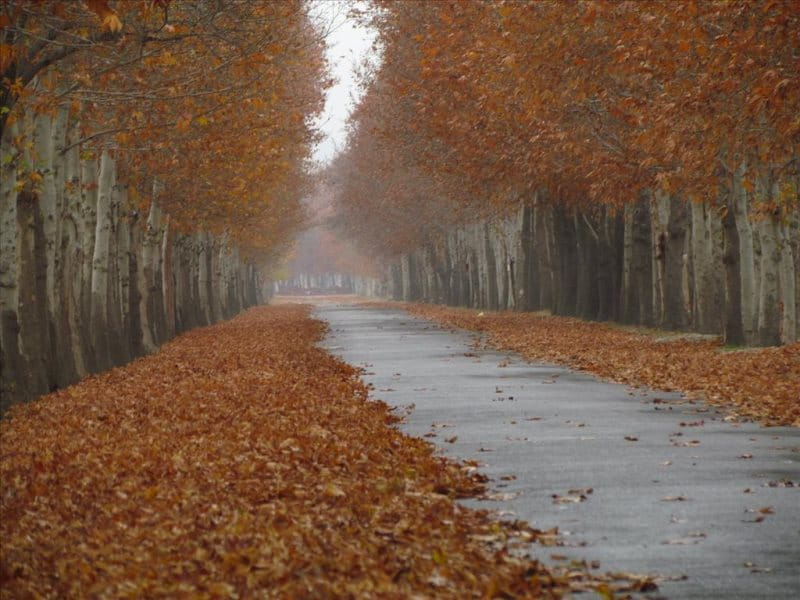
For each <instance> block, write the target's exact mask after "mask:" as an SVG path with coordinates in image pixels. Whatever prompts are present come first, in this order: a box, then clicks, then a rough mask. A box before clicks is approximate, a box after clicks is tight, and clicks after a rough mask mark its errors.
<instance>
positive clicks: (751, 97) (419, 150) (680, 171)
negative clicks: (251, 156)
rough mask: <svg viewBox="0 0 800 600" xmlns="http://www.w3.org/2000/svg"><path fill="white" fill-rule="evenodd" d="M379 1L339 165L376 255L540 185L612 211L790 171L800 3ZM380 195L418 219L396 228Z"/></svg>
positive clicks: (788, 175)
mask: <svg viewBox="0 0 800 600" xmlns="http://www.w3.org/2000/svg"><path fill="white" fill-rule="evenodd" d="M378 4H379V6H380V9H381V10H380V11H379V12H378V14H377V16H375V17H373V23H374V25H375V26H376V27H377V28H378V29H379V30H380V32H381V48H382V51H383V63H382V65H381V66H380V67H379V68H377V69H376V70H375V72H374V73H371V74H370V75H371V81H370V85H369V87H368V90H367V93H366V95H365V96H364V99H363V101H362V103H361V105H360V107H359V109H358V111H357V113H356V114H355V116H354V128H353V135H352V138H351V140H350V148H349V154H350V157H349V162H348V161H342V162H343V168H345V169H346V170H347V172H348V174H354V175H355V177H352V176H351V175H348V176H350V177H351V179H352V181H351V183H350V185H349V186H348V187H347V189H346V190H345V191H344V192H343V193H342V194H341V197H342V202H343V204H344V206H345V209H346V210H347V211H349V214H352V215H356V214H358V213H359V211H360V212H361V214H362V215H365V217H366V218H367V219H368V220H369V223H367V224H363V225H362V226H361V227H360V229H359V228H355V229H354V232H358V231H362V230H363V232H364V235H365V239H366V242H367V245H368V246H369V245H370V244H372V245H374V244H376V243H378V242H379V240H374V239H372V238H370V237H369V232H370V231H371V230H375V229H383V230H386V229H388V228H390V227H392V228H393V229H395V230H396V233H395V234H393V235H391V236H386V240H385V245H384V246H385V248H386V251H387V252H388V253H396V252H399V251H400V252H401V251H405V250H406V249H407V247H408V246H409V245H410V246H411V247H413V246H414V245H415V243H417V245H418V241H419V239H420V238H424V237H425V236H426V235H427V234H428V232H429V231H431V228H432V225H431V224H430V223H429V222H427V221H426V219H425V218H424V217H426V216H427V215H431V217H432V218H433V219H435V220H437V223H438V224H440V225H443V226H444V225H447V222H448V219H449V218H452V213H453V212H454V206H455V207H462V208H464V209H465V210H466V211H467V214H468V218H469V219H470V220H476V219H479V218H481V217H483V216H486V215H485V213H486V212H487V211H493V210H504V209H505V208H507V207H508V206H509V205H513V204H515V203H518V202H519V200H520V199H521V198H530V197H531V196H532V192H533V191H534V190H536V189H539V188H540V187H543V186H547V187H548V188H549V189H550V190H551V192H553V197H558V202H560V203H567V202H568V203H571V204H578V205H582V206H583V207H587V206H588V207H591V206H592V205H593V204H594V205H596V204H597V203H603V204H605V205H610V206H614V207H619V206H622V205H623V204H624V203H626V202H630V201H635V200H637V199H638V197H639V194H640V192H641V191H642V190H644V189H663V190H666V191H669V192H672V193H675V194H678V195H680V196H681V197H683V198H690V197H694V198H697V199H704V200H711V201H713V200H714V199H715V198H716V197H717V195H718V193H719V189H720V185H721V184H722V183H724V181H725V179H724V178H725V177H729V176H730V172H731V170H732V169H735V168H736V167H737V166H739V165H740V164H742V163H743V162H746V164H747V166H748V168H749V172H748V173H747V175H746V179H747V180H748V181H749V182H750V183H752V182H754V181H755V179H756V169H757V168H762V169H764V168H767V165H769V167H768V168H769V169H771V176H772V177H773V179H774V180H777V181H782V182H791V181H792V178H793V177H796V174H797V172H798V164H797V156H798V155H800V119H798V116H797V115H798V114H800V68H798V58H797V57H798V52H800V38H798V36H797V31H798V29H800V9H798V7H800V5H799V4H798V3H797V2H759V1H752V0H734V1H730V2H727V1H725V2H723V1H707V2H696V1H690V2H663V1H660V0H645V1H636V2H632V1H627V2H611V1H607V0H592V1H587V2H513V1H499V0H498V1H493V2H458V1H455V0H446V1H440V2H393V1H390V0H385V1H381V2H378ZM359 177H360V178H362V179H363V181H362V182H361V183H359V182H358V178H359ZM793 185H795V186H796V183H795V184H793ZM376 192H377V194H376ZM796 197H797V194H796V189H795V194H794V196H793V198H794V200H792V199H791V198H792V196H791V195H788V196H787V198H784V199H783V200H784V201H786V202H787V203H788V205H787V207H786V209H787V210H796V208H797V200H796ZM387 199H389V200H390V201H391V202H393V203H399V204H400V205H401V206H400V207H398V208H397V209H396V211H395V212H398V213H399V212H405V213H406V214H412V215H419V214H420V213H421V214H422V216H423V218H420V219H417V221H416V222H413V221H409V220H402V219H399V220H398V219H395V218H394V216H391V217H386V216H385V211H384V206H383V204H384V202H386V200H387ZM792 202H793V204H792ZM431 204H436V205H437V206H439V207H440V211H439V214H437V213H436V211H434V210H433V209H432V207H431ZM351 205H352V208H350V206H351ZM442 214H444V215H445V216H444V217H442V216H441V215H442ZM456 218H459V215H456ZM362 219H363V217H362ZM410 238H413V239H412V241H411V243H410V244H407V243H405V240H406V239H410Z"/></svg>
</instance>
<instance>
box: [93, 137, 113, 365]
mask: <svg viewBox="0 0 800 600" xmlns="http://www.w3.org/2000/svg"><path fill="white" fill-rule="evenodd" d="M115 177H116V171H115V165H114V160H113V159H112V158H111V155H110V154H109V153H108V151H107V150H104V151H103V153H102V154H101V156H100V177H99V181H98V186H97V209H96V210H97V212H96V214H97V222H96V224H95V234H94V252H93V255H92V287H91V290H92V292H91V309H90V330H91V334H92V343H93V347H94V352H95V369H97V370H98V371H105V370H107V369H109V368H111V367H112V366H113V363H114V361H113V360H112V357H111V350H110V347H109V335H108V334H109V322H108V315H109V310H110V307H109V293H108V292H109V278H108V274H109V265H110V256H109V254H110V252H109V250H110V246H111V237H112V226H111V221H112V215H111V212H112V206H111V205H112V199H111V196H112V194H113V187H114V183H115Z"/></svg>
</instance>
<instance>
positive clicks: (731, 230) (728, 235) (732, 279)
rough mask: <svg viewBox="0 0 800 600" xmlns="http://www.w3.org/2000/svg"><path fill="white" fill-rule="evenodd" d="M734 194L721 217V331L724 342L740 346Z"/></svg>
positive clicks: (742, 338) (741, 323) (741, 325)
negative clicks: (722, 289) (723, 312)
mask: <svg viewBox="0 0 800 600" xmlns="http://www.w3.org/2000/svg"><path fill="white" fill-rule="evenodd" d="M733 195H734V194H730V195H729V197H728V209H727V210H726V211H725V212H724V214H723V217H722V228H723V245H724V251H723V259H722V262H723V264H724V265H725V319H724V322H723V326H724V329H723V332H724V337H725V343H726V344H728V345H734V346H741V345H743V344H745V343H746V337H745V332H744V320H743V318H742V290H741V282H742V276H741V270H740V263H739V260H740V258H741V251H740V249H739V228H738V227H737V226H736V217H735V215H734V204H735V202H736V199H735V198H734V197H733Z"/></svg>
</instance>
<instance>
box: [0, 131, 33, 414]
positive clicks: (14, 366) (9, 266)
mask: <svg viewBox="0 0 800 600" xmlns="http://www.w3.org/2000/svg"><path fill="white" fill-rule="evenodd" d="M17 133H18V131H17V125H16V123H14V124H12V125H10V126H8V127H7V128H6V129H5V130H4V131H3V136H2V139H0V157H2V158H3V160H0V414H2V413H3V412H4V411H5V410H6V409H7V408H8V407H9V406H10V405H11V404H12V403H13V402H16V401H18V400H21V399H23V398H24V394H25V390H26V389H27V387H28V382H27V377H26V369H25V364H24V360H23V357H22V355H21V353H20V347H19V346H20V341H19V333H20V330H19V314H18V309H19V287H18V280H17V276H18V272H19V271H18V267H19V259H20V256H19V230H18V229H17V192H16V184H17V161H18V152H17V149H16V148H15V147H14V145H13V143H12V140H13V139H14V138H15V137H16V136H17ZM6 157H8V158H6Z"/></svg>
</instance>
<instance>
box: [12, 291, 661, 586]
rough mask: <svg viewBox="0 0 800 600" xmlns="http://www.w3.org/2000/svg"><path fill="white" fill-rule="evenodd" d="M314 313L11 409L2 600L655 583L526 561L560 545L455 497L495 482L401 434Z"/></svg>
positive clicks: (173, 347)
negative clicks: (531, 553)
mask: <svg viewBox="0 0 800 600" xmlns="http://www.w3.org/2000/svg"><path fill="white" fill-rule="evenodd" d="M417 310H419V309H417ZM308 311H309V309H308V307H300V306H296V305H295V306H273V307H259V308H256V309H251V310H249V311H247V312H246V313H244V314H243V315H241V316H239V317H237V318H235V319H233V320H231V321H228V322H225V323H221V324H217V325H214V326H211V327H207V328H202V329H197V330H194V331H191V332H188V333H186V334H184V335H181V336H179V337H178V338H176V339H175V340H173V341H171V342H170V343H168V344H165V345H164V346H163V347H162V348H161V350H160V351H159V352H158V353H156V354H153V355H151V356H148V357H144V358H141V359H138V360H136V361H134V362H132V363H130V364H128V365H126V366H124V367H120V368H117V369H114V370H112V371H110V372H107V373H104V374H101V375H98V376H93V377H89V378H87V379H85V380H83V381H82V382H80V383H78V384H77V385H74V386H71V387H69V388H66V389H64V390H60V391H58V392H55V393H53V394H50V395H48V396H44V397H42V398H40V399H39V400H37V401H35V402H31V403H29V404H26V405H19V406H16V407H13V408H12V409H11V410H10V411H9V413H8V415H7V416H6V418H4V419H3V420H2V421H0V441H1V442H2V445H1V446H0V479H1V480H2V482H3V487H2V495H1V496H0V539H2V540H3V543H2V547H1V548H0V596H2V597H3V598H6V597H8V598H17V597H89V596H91V597H99V596H103V597H148V598H157V597H170V598H179V597H192V598H202V597H206V598H222V597H225V598H234V597H247V596H250V595H253V594H254V593H255V591H256V590H258V591H259V593H260V594H266V595H267V596H270V597H307V596H313V597H331V596H346V597H375V596H381V597H397V598H401V597H402V598H409V597H415V596H416V597H452V598H464V597H494V596H505V597H508V596H529V597H541V596H545V597H546V596H552V597H559V596H562V595H563V594H565V593H567V592H568V591H569V590H573V591H576V590H581V589H595V590H597V591H599V592H601V595H603V596H605V597H609V596H610V592H611V591H618V590H622V589H625V590H643V589H651V588H652V583H651V582H650V581H649V580H648V579H647V578H635V577H632V576H627V578H626V577H625V576H620V577H618V578H615V577H613V576H610V575H609V576H603V575H590V574H589V572H588V570H587V569H586V568H583V567H581V566H580V565H571V567H569V568H553V567H545V566H543V565H542V564H540V563H538V562H536V561H533V560H531V559H528V558H524V557H523V553H522V552H521V550H520V549H521V548H524V547H526V546H527V545H528V543H529V542H530V541H531V540H538V541H540V542H542V543H543V544H548V543H549V542H552V539H553V537H554V536H553V534H552V533H550V532H541V531H537V530H534V529H532V528H531V527H529V526H528V525H527V524H525V523H523V522H519V521H517V522H513V523H512V522H498V521H497V520H494V519H492V518H490V516H489V515H488V513H487V512H486V511H477V510H471V509H467V508H465V507H463V506H461V505H459V504H458V503H457V502H456V499H457V498H463V497H473V496H476V495H480V494H481V493H483V492H484V491H485V488H484V480H483V478H482V477H481V476H479V475H477V474H475V468H474V465H469V464H462V463H458V462H456V461H453V460H447V459H445V458H443V457H441V456H437V455H436V454H435V453H434V449H433V446H431V445H430V444H429V443H428V442H427V441H424V440H422V439H420V438H413V437H409V436H407V435H404V434H403V433H401V432H400V431H399V430H398V429H397V428H396V426H395V424H396V422H397V421H398V417H396V416H395V415H394V413H393V412H392V411H391V410H390V408H389V407H388V406H387V405H386V404H384V403H383V402H377V401H372V400H369V399H368V397H367V396H368V390H367V387H366V386H365V384H364V383H363V382H362V381H361V380H360V379H359V377H358V374H359V371H358V370H357V369H355V368H353V367H350V366H348V365H347V364H345V363H343V362H341V361H339V360H337V359H335V358H334V357H333V356H331V355H330V354H328V353H327V352H325V351H324V350H323V349H321V348H320V347H318V346H317V344H318V342H319V341H320V340H321V339H322V338H323V336H324V335H325V331H326V327H325V325H324V324H323V323H321V322H319V321H315V320H313V319H311V318H310V317H309V314H308ZM497 318H498V319H501V320H502V318H501V317H500V316H498V317H497ZM464 322H465V323H469V321H468V320H465V321H464Z"/></svg>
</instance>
